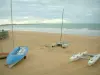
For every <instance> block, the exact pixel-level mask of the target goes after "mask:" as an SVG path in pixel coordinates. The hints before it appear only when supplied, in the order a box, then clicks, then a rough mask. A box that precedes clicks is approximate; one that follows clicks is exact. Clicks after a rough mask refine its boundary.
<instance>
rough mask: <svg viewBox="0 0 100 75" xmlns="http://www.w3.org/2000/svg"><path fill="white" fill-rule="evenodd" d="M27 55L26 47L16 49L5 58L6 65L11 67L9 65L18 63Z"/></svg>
mask: <svg viewBox="0 0 100 75" xmlns="http://www.w3.org/2000/svg"><path fill="white" fill-rule="evenodd" d="M27 53H28V47H27V46H20V47H16V48H15V49H14V50H13V51H12V52H11V53H9V55H8V56H7V59H6V64H7V65H11V64H14V63H17V62H19V61H20V60H21V59H23V58H24V56H26V54H27Z"/></svg>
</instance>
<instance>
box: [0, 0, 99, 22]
mask: <svg viewBox="0 0 100 75" xmlns="http://www.w3.org/2000/svg"><path fill="white" fill-rule="evenodd" d="M12 2H13V18H14V19H19V20H23V19H36V20H38V19H39V20H43V19H44V20H46V19H52V20H53V19H61V14H62V9H63V8H64V10H65V11H64V19H65V20H66V21H70V22H72V23H100V0H12ZM9 18H10V0H0V19H9Z"/></svg>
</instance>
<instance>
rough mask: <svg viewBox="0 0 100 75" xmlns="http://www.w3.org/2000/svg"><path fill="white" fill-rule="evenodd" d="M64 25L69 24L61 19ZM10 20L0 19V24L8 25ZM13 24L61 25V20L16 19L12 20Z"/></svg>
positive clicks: (66, 20)
mask: <svg viewBox="0 0 100 75" xmlns="http://www.w3.org/2000/svg"><path fill="white" fill-rule="evenodd" d="M63 22H64V23H71V21H70V20H68V19H63ZM10 23H11V22H10V20H8V19H0V24H10ZM13 23H14V24H38V23H62V19H60V18H56V19H45V18H35V17H34V18H33V17H24V18H16V19H14V20H13Z"/></svg>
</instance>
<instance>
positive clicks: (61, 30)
mask: <svg viewBox="0 0 100 75" xmlns="http://www.w3.org/2000/svg"><path fill="white" fill-rule="evenodd" d="M63 15H64V9H63V11H62V25H61V35H60V41H62V29H63Z"/></svg>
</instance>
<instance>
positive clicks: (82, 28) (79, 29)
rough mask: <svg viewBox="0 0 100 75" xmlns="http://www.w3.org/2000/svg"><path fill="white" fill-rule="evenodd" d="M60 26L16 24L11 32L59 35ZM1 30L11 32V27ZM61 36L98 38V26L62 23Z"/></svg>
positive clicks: (99, 27)
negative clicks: (73, 35)
mask: <svg viewBox="0 0 100 75" xmlns="http://www.w3.org/2000/svg"><path fill="white" fill-rule="evenodd" d="M61 25H62V24H17V25H13V30H15V31H36V32H48V33H60V32H61ZM1 29H5V30H12V25H0V30H1ZM63 34H77V35H88V36H100V24H95V23H94V24H93V23H92V24H89V23H88V24H87V23H86V24H85V23H77V24H73V23H69V24H68V23H64V24H63Z"/></svg>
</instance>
